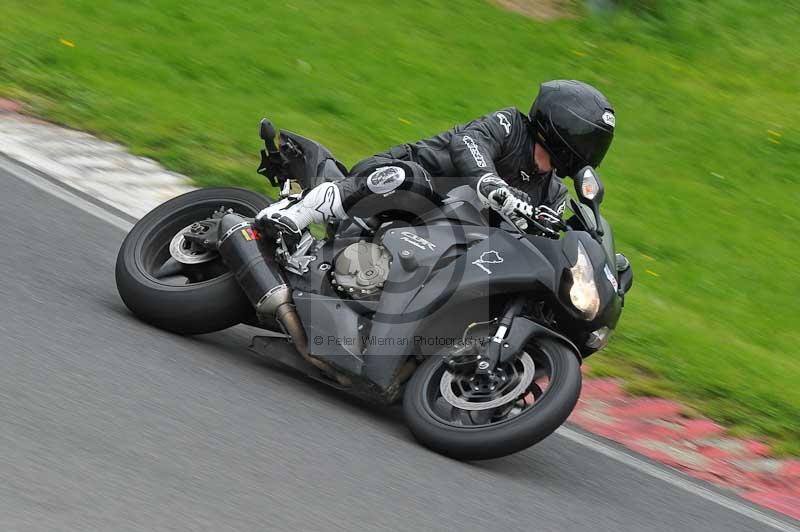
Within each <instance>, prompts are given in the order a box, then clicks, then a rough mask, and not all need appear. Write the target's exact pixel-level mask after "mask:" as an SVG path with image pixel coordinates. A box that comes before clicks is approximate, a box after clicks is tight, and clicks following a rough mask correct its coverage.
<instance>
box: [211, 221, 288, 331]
mask: <svg viewBox="0 0 800 532" xmlns="http://www.w3.org/2000/svg"><path fill="white" fill-rule="evenodd" d="M263 247H264V243H263V242H262V240H261V236H260V235H259V233H258V232H257V231H256V230H255V229H254V228H253V224H252V222H249V221H247V220H245V219H244V218H242V217H241V216H239V215H237V214H226V215H225V216H224V217H223V218H222V220H220V223H219V239H218V240H217V250H218V251H219V254H220V256H221V257H222V260H223V262H224V263H225V265H226V266H227V267H228V268H229V269H230V270H231V271H232V272H233V275H234V276H235V277H236V280H237V281H238V282H239V286H241V287H242V290H243V291H244V293H245V295H246V296H247V298H248V299H249V300H250V303H252V305H253V307H254V308H255V309H256V314H257V315H258V318H259V320H262V321H263V320H269V319H275V318H276V316H277V314H278V309H279V308H280V307H281V306H283V305H286V304H291V302H292V294H291V290H290V289H289V286H288V285H287V284H286V279H285V278H284V276H283V274H282V273H281V270H280V267H279V266H278V265H277V264H276V263H275V259H274V257H273V254H272V253H271V252H269V251H268V250H264V251H265V252H264V253H262V248H263ZM284 312H285V311H284Z"/></svg>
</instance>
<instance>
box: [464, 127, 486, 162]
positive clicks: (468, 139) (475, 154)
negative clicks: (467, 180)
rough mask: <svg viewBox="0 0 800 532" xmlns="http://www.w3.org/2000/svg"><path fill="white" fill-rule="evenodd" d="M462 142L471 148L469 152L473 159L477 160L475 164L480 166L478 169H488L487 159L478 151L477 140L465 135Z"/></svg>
mask: <svg viewBox="0 0 800 532" xmlns="http://www.w3.org/2000/svg"><path fill="white" fill-rule="evenodd" d="M462 140H463V141H464V144H466V146H467V148H469V152H470V153H471V154H472V158H473V159H475V164H477V165H478V168H486V159H484V158H483V154H482V153H481V151H480V150H479V149H478V145H477V144H476V143H475V139H473V138H472V137H470V136H469V135H464V136H463V137H462Z"/></svg>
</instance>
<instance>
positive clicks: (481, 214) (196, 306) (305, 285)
mask: <svg viewBox="0 0 800 532" xmlns="http://www.w3.org/2000/svg"><path fill="white" fill-rule="evenodd" d="M261 137H262V138H263V139H264V141H265V146H266V149H265V150H262V152H261V154H262V161H261V166H260V168H259V173H261V174H263V175H265V176H266V177H267V178H269V180H270V181H271V183H272V184H273V186H276V187H279V188H280V189H281V190H282V197H283V199H281V200H280V201H285V202H287V203H288V202H291V201H292V198H293V197H294V196H293V192H297V188H298V187H299V188H300V189H305V188H309V187H313V186H315V185H316V184H318V183H319V182H321V181H322V180H335V179H340V178H342V177H344V176H345V174H346V169H345V167H344V166H343V165H342V164H341V163H339V162H338V161H336V159H335V158H334V157H333V155H332V154H331V153H330V152H329V151H328V150H327V149H325V148H324V147H323V146H321V145H320V144H318V143H316V142H314V141H312V140H310V139H307V138H304V137H302V136H300V135H297V134H294V133H291V132H288V131H282V132H281V133H280V136H279V142H278V145H276V144H275V137H276V135H275V130H274V128H273V126H272V124H271V123H270V122H269V121H268V120H266V119H265V120H264V121H262V124H261ZM574 182H575V191H576V195H577V197H578V199H579V200H580V203H578V202H575V201H574V200H570V210H571V211H572V213H573V214H572V215H571V216H570V217H569V218H568V219H567V221H566V223H564V224H562V226H560V227H556V228H553V227H552V226H545V225H542V224H540V223H539V222H538V221H537V220H536V219H534V218H528V219H527V222H528V231H526V232H522V231H520V230H519V229H517V226H516V225H515V224H513V223H511V221H510V220H507V219H506V220H504V219H494V218H495V217H496V216H497V215H496V214H495V213H487V212H485V211H484V210H482V205H481V204H480V201H479V200H478V197H477V195H476V193H475V192H474V190H473V189H471V188H469V187H466V186H463V187H457V188H455V189H453V190H452V191H451V192H450V193H449V195H448V196H447V197H446V198H444V199H443V201H442V202H441V203H440V204H438V205H436V206H435V207H434V208H431V209H430V210H429V211H428V212H425V213H423V214H420V215H418V216H415V217H414V219H412V220H397V219H370V220H362V219H358V218H356V219H350V220H347V221H344V222H340V223H338V224H336V225H333V224H330V225H329V226H328V227H326V228H324V230H327V238H324V239H317V238H315V237H314V236H312V234H310V233H306V234H305V235H304V236H303V238H302V240H301V241H300V243H299V245H298V246H297V248H296V249H291V250H290V249H288V248H287V247H286V245H285V243H284V242H283V241H282V239H281V238H278V239H277V240H273V239H269V241H267V239H266V238H265V237H263V235H261V234H260V233H259V232H258V231H257V230H256V229H255V228H254V227H253V216H254V215H255V214H256V213H257V212H258V211H260V210H261V209H263V208H264V207H266V206H267V205H269V204H270V203H271V200H270V199H268V198H267V197H265V196H263V195H262V194H259V193H256V192H253V191H249V190H243V189H238V188H212V189H202V190H197V191H193V192H189V193H187V194H184V195H182V196H179V197H176V198H174V199H172V200H170V201H168V202H166V203H164V204H163V205H160V206H159V207H157V208H156V209H154V210H153V211H151V212H150V213H148V214H147V215H146V216H145V217H144V218H142V219H141V220H140V221H139V222H138V223H137V224H136V225H135V226H134V228H133V229H132V230H131V232H130V234H128V236H127V237H126V239H125V241H124V242H123V244H122V248H121V250H120V252H119V256H118V259H117V266H116V279H117V286H118V289H119V293H120V295H121V296H122V299H123V300H124V302H125V304H126V305H127V306H128V308H130V309H131V310H132V311H133V312H134V313H135V314H136V315H137V316H138V317H140V318H141V319H143V320H145V321H147V322H149V323H151V324H153V325H155V326H157V327H160V328H163V329H166V330H169V331H173V332H176V333H179V334H202V333H210V332H213V331H218V330H221V329H225V328H227V327H230V326H233V325H236V324H239V323H245V324H249V325H253V326H256V327H260V328H262V329H266V330H267V331H270V332H269V333H267V332H265V334H264V336H257V337H255V338H254V339H253V344H252V346H251V348H252V349H253V350H255V351H256V352H258V353H260V354H262V355H264V356H267V357H269V358H270V359H272V360H274V361H277V362H279V363H281V364H283V365H287V366H290V367H292V368H294V369H297V370H300V371H302V372H303V373H305V374H306V375H309V376H311V377H313V378H315V379H318V380H320V381H323V382H325V383H326V384H328V385H331V386H334V387H336V388H339V389H342V390H344V391H346V392H348V393H351V394H354V395H357V396H360V397H362V398H366V399H368V400H370V401H374V402H380V403H382V404H391V403H395V402H397V401H399V400H400V399H401V398H402V399H403V410H404V413H405V417H406V421H407V423H408V426H409V428H410V429H411V431H412V433H413V434H414V436H415V437H416V438H417V439H418V440H419V441H420V442H421V443H422V444H424V445H426V446H427V447H429V448H431V449H433V450H435V451H437V452H439V453H442V454H445V455H448V456H451V457H454V458H458V459H464V460H477V459H487V458H496V457H500V456H504V455H507V454H511V453H514V452H517V451H520V450H522V449H525V448H527V447H529V446H531V445H533V444H535V443H537V442H539V441H540V440H542V439H543V438H545V437H547V436H548V435H550V434H551V433H553V432H554V431H555V430H556V429H557V428H558V427H559V426H560V425H561V424H562V423H564V421H565V420H566V419H567V417H568V416H569V415H570V413H571V412H572V409H573V408H574V406H575V403H576V402H577V400H578V396H579V394H580V388H581V372H580V365H581V362H582V360H583V358H585V357H586V356H588V355H590V354H592V353H594V352H595V351H597V350H599V349H602V348H603V347H604V346H605V345H606V342H607V341H608V338H609V335H610V334H611V332H612V331H613V329H614V328H615V326H616V324H617V321H618V320H619V317H620V314H621V311H622V306H623V302H624V297H625V293H626V292H627V291H628V290H629V289H630V287H631V284H632V279H633V274H632V270H631V268H630V265H629V263H628V262H627V260H626V259H625V257H624V256H623V255H620V254H616V253H615V249H614V240H613V236H612V232H611V227H610V226H609V224H608V222H607V221H606V220H605V219H604V218H603V217H602V216H601V215H600V212H599V207H600V203H601V201H602V199H603V185H602V183H601V181H600V179H599V177H598V175H597V173H596V172H595V171H594V169H593V168H591V167H586V168H584V169H582V170H581V171H580V172H578V175H577V176H576V177H575V179H574ZM321 230H322V229H321Z"/></svg>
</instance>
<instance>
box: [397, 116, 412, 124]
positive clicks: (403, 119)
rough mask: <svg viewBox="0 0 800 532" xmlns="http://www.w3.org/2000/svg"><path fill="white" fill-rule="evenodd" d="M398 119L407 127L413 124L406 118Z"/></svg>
mask: <svg viewBox="0 0 800 532" xmlns="http://www.w3.org/2000/svg"><path fill="white" fill-rule="evenodd" d="M397 119H398V120H399V121H400V123H402V124H405V125H409V124H411V121H409V120H406V119H405V118H400V117H397Z"/></svg>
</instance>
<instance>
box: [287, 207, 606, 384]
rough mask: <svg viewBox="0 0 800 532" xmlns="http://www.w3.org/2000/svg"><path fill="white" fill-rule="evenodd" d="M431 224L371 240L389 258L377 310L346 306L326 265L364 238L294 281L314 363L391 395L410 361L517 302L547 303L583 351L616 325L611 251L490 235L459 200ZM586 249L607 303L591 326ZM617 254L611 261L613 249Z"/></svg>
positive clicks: (576, 237) (587, 242) (570, 239)
mask: <svg viewBox="0 0 800 532" xmlns="http://www.w3.org/2000/svg"><path fill="white" fill-rule="evenodd" d="M470 192H471V191H470ZM472 196H474V193H472ZM425 223H426V225H420V226H405V227H404V226H399V225H394V226H390V227H389V228H388V229H385V230H382V231H379V232H378V234H377V235H375V236H374V239H375V242H376V243H382V244H383V245H384V246H385V247H386V249H387V250H388V251H389V253H390V255H391V257H392V260H391V267H390V270H389V276H388V279H387V281H386V283H385V285H384V288H383V292H382V293H381V295H380V299H379V300H377V301H354V300H348V299H340V298H339V297H338V294H337V293H336V291H335V290H334V289H333V287H332V286H331V283H330V278H331V274H330V272H331V271H332V268H329V267H328V265H333V263H334V261H335V258H336V256H337V255H338V253H340V252H341V250H343V249H344V248H345V247H346V246H347V245H349V244H351V243H354V242H357V241H358V240H362V239H364V238H365V236H363V235H361V236H359V235H356V234H352V233H351V234H348V235H345V234H340V235H339V236H338V237H337V238H335V239H332V240H329V241H328V242H327V243H326V244H325V245H323V246H322V247H321V248H320V249H319V250H318V253H317V257H318V258H317V260H316V261H315V262H314V263H313V266H312V267H311V271H310V272H309V273H308V274H306V275H304V276H303V277H297V276H292V275H290V276H289V282H290V284H291V285H292V286H293V287H294V288H295V295H294V296H295V302H296V304H297V310H298V313H299V314H300V318H301V320H302V322H303V324H304V327H305V328H306V333H307V334H308V338H309V349H310V351H311V354H312V355H314V356H316V357H319V358H321V359H323V360H325V361H327V362H328V363H330V364H332V365H334V366H336V367H337V368H339V369H341V370H343V371H346V372H347V373H350V374H352V375H357V376H360V377H361V378H363V379H365V380H367V381H369V382H370V383H372V384H374V385H376V386H377V388H378V389H380V390H383V391H384V393H386V394H387V395H391V394H394V393H396V392H397V387H398V386H399V383H398V374H399V372H400V369H401V368H402V367H403V365H404V363H405V362H406V360H407V359H408V357H409V356H412V355H429V354H433V353H435V352H440V351H441V349H442V347H443V346H442V345H441V343H439V339H442V338H449V339H453V338H460V337H461V335H462V333H463V331H464V330H465V327H466V326H467V325H468V324H470V323H473V322H477V321H483V320H488V319H491V318H492V317H495V316H497V315H498V313H501V312H502V308H503V305H504V304H505V302H506V301H508V299H509V297H510V296H511V295H517V294H530V296H531V299H532V300H537V301H547V302H548V303H549V304H550V305H551V306H552V307H553V309H554V311H555V312H556V322H557V323H558V333H560V334H563V335H565V336H566V337H568V338H569V340H571V341H572V342H574V343H575V344H576V345H578V346H583V345H584V344H585V343H586V339H587V338H588V335H589V333H591V332H592V331H594V330H596V329H598V328H600V327H602V326H609V327H612V328H613V326H614V325H616V322H617V320H618V319H619V315H620V309H621V298H620V297H619V296H618V294H617V292H616V291H615V289H614V287H613V285H612V282H611V281H610V280H609V279H608V278H607V276H606V273H605V270H606V266H608V268H609V270H610V271H611V272H612V275H615V276H616V267H615V266H614V264H615V263H614V262H613V261H612V262H609V259H608V253H609V249H608V247H607V246H603V245H601V244H599V243H597V242H596V241H595V240H593V239H592V237H591V236H590V235H589V234H588V233H586V232H583V231H568V232H567V233H565V235H564V237H563V238H562V239H560V240H553V239H550V238H545V237H539V236H530V235H520V234H516V233H510V232H508V231H506V230H503V229H499V228H495V227H489V226H487V225H486V224H485V222H484V220H483V218H482V217H481V215H480V212H479V211H478V208H477V206H476V204H475V202H474V201H473V200H472V199H471V198H467V197H465V198H463V199H460V198H458V197H457V195H456V196H455V197H453V196H451V197H450V199H449V200H447V201H446V202H445V206H444V207H443V208H442V209H440V210H439V212H438V215H435V216H434V215H432V216H429V217H426V219H425ZM609 234H610V233H609ZM367 238H370V237H367ZM579 241H580V242H581V243H582V244H583V246H584V248H585V249H586V252H587V254H588V255H589V258H590V260H591V262H592V265H593V267H594V272H595V282H596V285H597V288H598V291H599V295H600V311H599V312H598V315H597V317H596V318H595V319H593V320H591V321H586V320H585V319H584V318H583V317H582V316H581V315H580V313H579V312H578V311H577V310H576V309H575V308H574V307H573V306H572V304H571V303H570V299H569V288H570V286H571V283H572V278H571V274H570V271H569V270H570V267H571V266H572V265H574V264H575V262H576V260H577V253H578V251H577V249H578V242H579ZM425 242H427V244H425ZM612 246H613V244H612ZM401 253H402V254H403V255H404V257H403V258H402V260H401ZM610 253H612V255H611V256H612V257H613V247H612V248H611V251H610ZM320 265H325V266H324V267H323V268H320V267H319V266H320ZM554 334H555V333H554ZM316 338H321V340H319V341H316V342H315V341H314V340H315V339H316ZM581 351H582V354H583V355H587V354H590V353H591V350H588V349H581Z"/></svg>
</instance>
